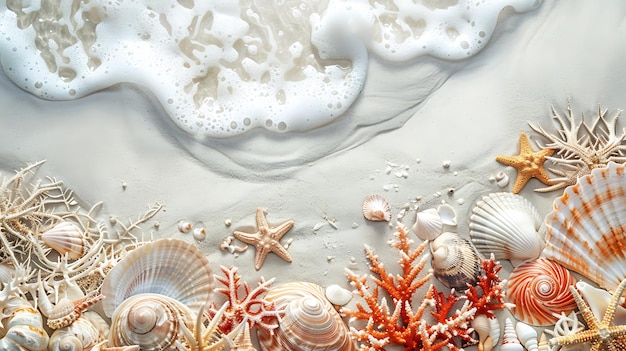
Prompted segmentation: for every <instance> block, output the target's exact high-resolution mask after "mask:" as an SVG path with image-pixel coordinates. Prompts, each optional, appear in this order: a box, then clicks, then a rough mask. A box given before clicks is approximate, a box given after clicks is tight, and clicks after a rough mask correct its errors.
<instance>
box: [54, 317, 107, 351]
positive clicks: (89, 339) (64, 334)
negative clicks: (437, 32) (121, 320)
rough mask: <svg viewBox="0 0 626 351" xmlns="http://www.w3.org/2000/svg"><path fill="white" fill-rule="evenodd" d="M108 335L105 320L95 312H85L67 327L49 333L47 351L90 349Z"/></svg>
mask: <svg viewBox="0 0 626 351" xmlns="http://www.w3.org/2000/svg"><path fill="white" fill-rule="evenodd" d="M108 335H109V325H108V324H107V322H106V321H105V320H104V319H102V317H100V315H98V314H97V313H96V312H85V313H83V315H82V316H81V317H80V318H78V319H77V320H76V321H75V322H74V323H72V325H70V326H69V327H65V328H61V329H57V330H55V331H54V332H53V333H52V335H50V341H49V342H48V351H81V350H91V349H92V348H93V347H94V346H95V345H96V344H98V343H100V342H102V341H104V340H106V339H107V337H108Z"/></svg>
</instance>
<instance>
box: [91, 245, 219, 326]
mask: <svg viewBox="0 0 626 351" xmlns="http://www.w3.org/2000/svg"><path fill="white" fill-rule="evenodd" d="M213 287H214V278H213V274H212V273H211V267H210V266H209V261H208V259H207V258H206V256H204V254H203V253H202V251H200V249H199V248H197V247H196V246H194V245H192V244H188V243H186V242H184V241H182V240H177V239H162V240H157V241H154V242H152V243H148V244H145V245H143V246H141V247H139V248H137V249H135V250H133V251H131V252H130V253H129V254H128V255H126V256H125V257H124V258H123V259H122V260H121V261H120V262H119V263H118V264H117V265H115V267H114V268H113V269H112V270H111V272H109V274H108V275H107V276H106V278H105V279H104V282H103V284H102V294H103V295H105V296H106V297H105V299H104V300H103V301H102V306H103V308H104V312H105V313H106V315H107V316H108V317H110V316H112V315H113V311H115V309H116V307H117V306H119V305H120V304H121V303H122V302H123V301H124V300H125V299H127V298H129V297H130V296H133V295H136V294H141V293H154V294H161V295H165V296H168V297H171V298H173V299H175V300H178V301H180V302H182V303H183V304H185V305H187V306H188V307H189V308H191V310H192V311H198V310H200V308H201V307H202V306H203V305H204V304H205V303H207V302H208V301H209V300H210V298H211V295H212V292H213Z"/></svg>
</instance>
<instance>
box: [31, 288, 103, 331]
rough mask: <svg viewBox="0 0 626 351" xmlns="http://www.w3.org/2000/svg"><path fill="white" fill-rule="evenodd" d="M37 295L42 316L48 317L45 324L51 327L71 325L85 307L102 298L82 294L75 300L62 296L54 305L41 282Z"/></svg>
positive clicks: (57, 327) (100, 296)
mask: <svg viewBox="0 0 626 351" xmlns="http://www.w3.org/2000/svg"><path fill="white" fill-rule="evenodd" d="M37 297H38V298H39V310H40V311H41V313H42V314H43V315H44V316H46V317H48V320H47V321H46V324H47V325H48V327H50V328H51V329H59V328H63V327H67V326H69V325H71V324H72V323H74V322H75V321H76V320H78V319H79V318H80V316H81V315H82V314H83V312H84V311H85V310H86V309H87V308H89V307H91V306H93V305H94V304H96V303H98V302H99V301H100V300H102V299H103V298H104V296H102V295H96V296H83V297H80V298H78V299H76V300H70V299H68V298H66V297H64V298H61V299H60V300H59V301H58V302H57V303H56V304H55V305H52V302H51V301H50V299H49V298H48V295H47V294H46V292H45V291H44V288H43V284H39V286H38V288H37Z"/></svg>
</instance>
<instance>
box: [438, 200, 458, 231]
mask: <svg viewBox="0 0 626 351" xmlns="http://www.w3.org/2000/svg"><path fill="white" fill-rule="evenodd" d="M437 212H438V213H439V217H441V222H442V223H443V224H445V225H449V226H453V227H455V226H456V225H457V220H456V211H455V210H454V207H452V206H450V205H448V204H441V205H439V206H437Z"/></svg>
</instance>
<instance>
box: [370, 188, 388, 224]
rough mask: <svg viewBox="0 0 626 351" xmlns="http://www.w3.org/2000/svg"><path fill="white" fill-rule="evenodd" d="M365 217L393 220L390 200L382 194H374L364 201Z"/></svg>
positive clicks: (372, 219)
mask: <svg viewBox="0 0 626 351" xmlns="http://www.w3.org/2000/svg"><path fill="white" fill-rule="evenodd" d="M363 217H365V219H367V220H370V221H375V222H380V221H387V222H389V221H390V220H391V208H390V207H389V202H388V201H387V199H385V198H384V197H383V196H382V195H378V194H374V195H370V196H368V197H366V198H365V200H364V201H363Z"/></svg>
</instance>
